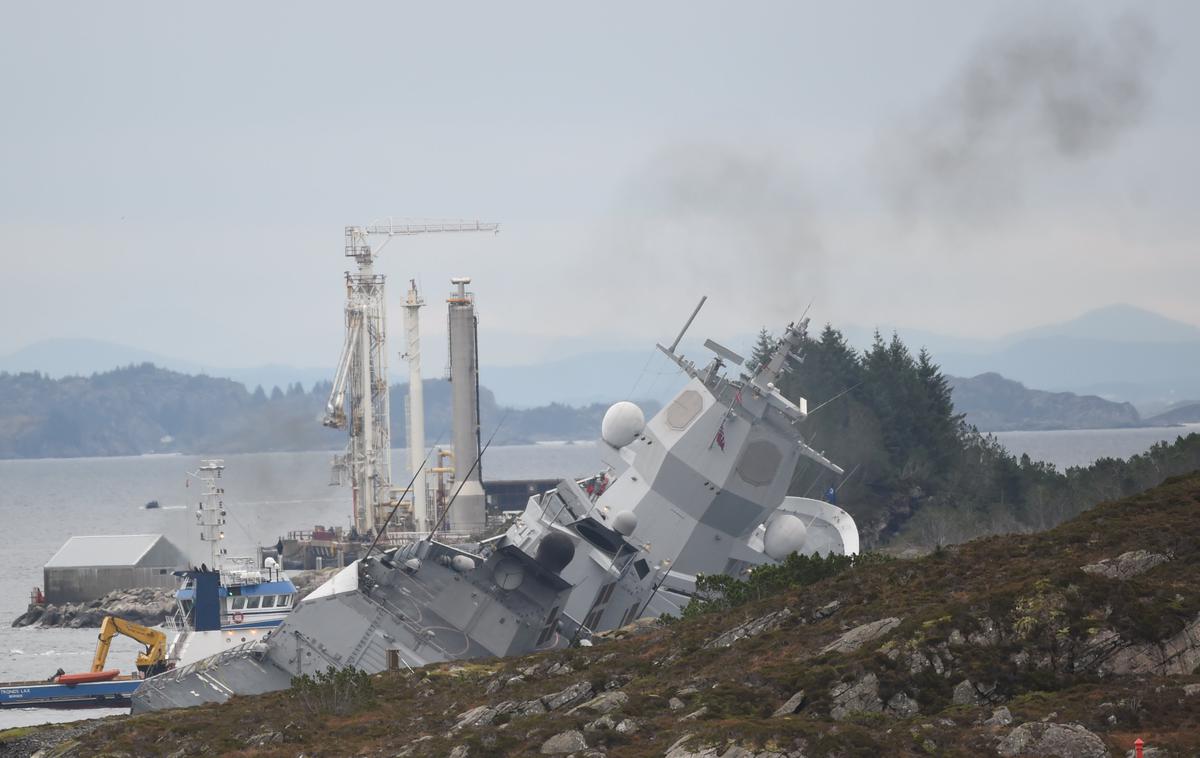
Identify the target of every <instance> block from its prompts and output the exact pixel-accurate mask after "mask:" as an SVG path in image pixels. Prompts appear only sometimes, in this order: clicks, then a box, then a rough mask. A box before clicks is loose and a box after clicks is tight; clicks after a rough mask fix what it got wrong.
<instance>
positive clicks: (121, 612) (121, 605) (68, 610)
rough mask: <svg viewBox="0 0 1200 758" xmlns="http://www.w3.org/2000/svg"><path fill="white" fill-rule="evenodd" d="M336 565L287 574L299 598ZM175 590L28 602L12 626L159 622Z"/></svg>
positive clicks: (89, 626)
mask: <svg viewBox="0 0 1200 758" xmlns="http://www.w3.org/2000/svg"><path fill="white" fill-rule="evenodd" d="M335 571H336V569H322V570H321V571H297V572H295V573H293V574H289V577H290V578H291V580H292V583H293V584H295V585H296V590H297V591H298V594H299V599H303V598H304V597H305V596H307V595H308V593H310V592H312V591H313V590H315V589H316V588H317V587H319V586H320V585H321V584H323V583H324V582H325V580H326V579H328V578H329V577H330V576H332V575H333V573H334V572H335ZM175 610H176V605H175V590H173V589H166V588H160V587H139V588H134V589H127V590H114V591H113V592H110V593H108V594H107V595H105V596H104V597H102V598H100V599H99V600H92V601H90V602H86V603H63V604H61V605H56V604H53V603H50V604H45V605H30V606H29V609H28V610H27V611H25V613H22V614H21V615H20V616H17V617H16V618H15V619H13V622H12V626H13V627H15V628H20V627H26V626H37V627H42V628H47V629H51V628H53V629H95V628H99V627H100V624H101V622H103V621H104V617H105V616H117V617H119V618H122V619H125V620H126V621H132V622H134V623H136V624H142V625H143V626H159V625H161V624H163V623H164V622H165V621H166V620H167V619H168V618H169V617H171V616H172V615H174V614H175Z"/></svg>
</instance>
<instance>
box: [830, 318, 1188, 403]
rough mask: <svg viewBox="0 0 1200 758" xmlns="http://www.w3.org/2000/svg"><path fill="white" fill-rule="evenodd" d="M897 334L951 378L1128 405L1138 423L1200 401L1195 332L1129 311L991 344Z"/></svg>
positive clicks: (853, 337) (855, 339) (866, 337)
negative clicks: (989, 376)
mask: <svg viewBox="0 0 1200 758" xmlns="http://www.w3.org/2000/svg"><path fill="white" fill-rule="evenodd" d="M890 331H891V330H888V331H887V332H885V333H890ZM898 331H899V333H900V336H901V337H902V338H904V341H905V342H906V343H907V344H909V345H911V346H914V347H915V346H920V345H923V346H925V347H927V348H928V349H929V351H930V352H931V353H932V354H933V356H934V358H935V359H936V360H937V362H938V364H939V365H941V367H942V370H943V371H945V372H946V373H947V374H953V375H955V376H977V375H979V374H983V373H997V374H1001V375H1003V376H1005V377H1007V378H1009V379H1013V380H1016V381H1019V382H1021V383H1023V384H1024V385H1026V386H1027V387H1038V388H1041V389H1045V390H1048V391H1055V392H1074V393H1076V394H1082V395H1098V396H1100V397H1103V398H1105V399H1108V400H1116V401H1124V402H1129V403H1133V404H1134V405H1135V406H1136V407H1137V408H1138V409H1139V411H1140V412H1141V413H1142V415H1143V416H1152V415H1154V414H1156V413H1159V412H1162V411H1163V410H1165V409H1166V408H1167V407H1169V406H1171V405H1173V404H1178V403H1181V402H1185V401H1189V400H1197V399H1200V328H1197V327H1195V326H1193V325H1191V324H1186V323H1183V322H1181V321H1176V320H1174V319H1169V318H1166V317H1165V316H1161V315H1159V314H1157V313H1153V312H1151V311H1147V310H1145V309H1142V308H1137V307H1134V306H1131V305H1112V306H1108V307H1105V308H1099V309H1097V310H1093V311H1089V312H1087V313H1085V314H1083V315H1082V316H1079V317H1078V318H1075V319H1072V320H1070V321H1066V322H1063V323H1060V324H1050V325H1046V326H1041V327H1037V328H1036V329H1029V330H1025V331H1022V332H1017V333H1014V334H1011V335H1008V336H1006V337H1003V338H1001V339H995V340H970V339H962V338H954V337H945V336H942V335H938V334H933V333H929V332H920V331H914V330H903V329H900V330H898ZM847 337H848V338H849V339H850V341H851V343H852V344H855V345H859V346H864V345H866V344H869V342H870V338H871V333H870V331H868V330H862V329H849V330H847Z"/></svg>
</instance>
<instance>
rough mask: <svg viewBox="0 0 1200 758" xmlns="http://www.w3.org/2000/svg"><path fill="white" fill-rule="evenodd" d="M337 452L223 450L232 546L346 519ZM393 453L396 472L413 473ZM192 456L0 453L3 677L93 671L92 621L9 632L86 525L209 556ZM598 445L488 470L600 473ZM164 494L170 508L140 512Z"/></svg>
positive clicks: (499, 458)
mask: <svg viewBox="0 0 1200 758" xmlns="http://www.w3.org/2000/svg"><path fill="white" fill-rule="evenodd" d="M330 455H331V454H330V453H326V452H313V453H258V454H248V455H230V456H224V460H225V466H226V469H225V473H224V476H223V477H222V480H223V483H224V487H225V492H226V497H225V503H226V506H227V507H228V511H229V523H228V526H227V527H226V530H225V536H226V540H225V541H226V546H227V549H228V550H229V554H230V555H251V554H253V551H254V547H255V546H256V545H257V544H259V543H262V544H273V543H274V542H275V541H276V539H278V538H279V537H280V536H282V535H284V534H286V533H287V532H288V531H291V530H293V529H310V528H312V526H313V525H314V524H323V525H327V526H328V525H341V526H348V525H349V521H350V500H349V497H350V495H349V490H348V489H347V488H345V487H330V486H329V461H330ZM406 460H407V451H404V450H397V451H395V453H394V454H393V465H394V466H395V468H396V472H394V473H393V478H394V479H396V480H398V481H405V482H406V481H407V480H408V476H409V474H408V473H406V468H407V467H406V466H404V465H402V462H404V461H406ZM199 463H200V458H199V457H194V456H141V457H129V458H71V459H43V460H27V461H0V525H2V526H3V533H4V535H5V538H4V542H3V549H2V550H0V682H9V681H21V680H35V679H45V678H46V677H48V676H50V675H51V674H52V673H54V671H55V670H56V669H58V668H59V667H62V668H63V669H65V670H67V671H86V670H87V669H88V667H89V666H90V665H91V660H92V655H93V653H94V652H95V648H96V630H95V629H36V628H25V629H13V628H12V627H11V623H12V620H13V619H14V618H16V617H17V616H19V615H20V614H22V613H24V612H25V608H26V605H27V603H28V602H29V592H30V589H31V588H33V587H34V586H40V585H41V584H42V565H43V564H45V563H46V562H47V561H48V560H50V557H51V556H53V555H54V553H55V551H57V550H58V549H59V548H60V547H61V546H62V544H63V543H64V542H66V541H67V539H68V538H69V537H71V536H73V535H85V534H139V533H141V534H144V533H156V534H157V533H161V534H165V535H167V537H168V538H169V539H170V540H171V541H172V542H174V543H175V544H176V545H177V546H178V547H180V549H183V550H185V551H191V552H193V553H194V559H195V562H197V563H198V562H200V561H201V560H207V558H205V556H206V555H207V551H206V550H203V549H202V548H203V546H202V545H201V544H200V542H199V539H198V536H197V534H196V529H195V526H194V519H195V517H194V516H193V515H192V508H193V507H194V506H195V503H196V501H197V500H198V498H199V490H198V489H196V486H195V484H196V483H195V482H194V481H193V482H192V486H191V487H185V485H184V483H185V481H186V480H187V479H188V477H187V475H186V473H187V472H188V471H194V470H195V469H196V468H197V466H199ZM600 465H601V464H600V454H599V451H598V450H597V449H596V446H595V444H594V443H576V444H570V445H515V446H510V447H493V448H490V449H489V450H488V451H487V453H486V455H485V459H484V467H485V468H484V470H485V471H486V472H487V476H488V478H489V479H516V478H550V477H557V476H563V477H567V476H575V475H583V474H586V473H589V472H593V471H597V470H599V467H600ZM150 500H157V501H158V502H159V504H160V505H161V506H163V507H162V508H159V509H156V510H149V511H147V510H144V509H143V508H142V506H143V505H144V504H145V503H146V502H148V501H150ZM139 647H140V646H139V645H137V643H135V642H133V641H132V640H128V639H125V638H121V637H119V638H117V639H116V640H114V642H113V645H112V649H111V651H110V653H109V661H110V663H111V664H113V665H114V666H115V667H120V668H122V669H123V670H131V669H132V663H133V659H134V657H135V655H136V654H137V651H138V649H139ZM124 712H125V711H124V710H113V709H103V710H86V711H52V710H45V709H23V710H4V711H0V728H8V727H12V726H22V725H27V724H40V723H44V722H47V721H60V720H61V721H66V720H73V719H78V718H94V717H98V716H105V715H111V714H114V713H124Z"/></svg>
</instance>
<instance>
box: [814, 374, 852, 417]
mask: <svg viewBox="0 0 1200 758" xmlns="http://www.w3.org/2000/svg"><path fill="white" fill-rule="evenodd" d="M861 386H862V382H859V383H858V384H856V385H854V386H853V387H847V388H846V389H844V390H842V391H841V392H839V393H837V394H836V395H834V396H833V397H831V398H829V399H828V400H826V401H825V402H823V403H821V404H820V405H818V406H817V407H816V408H813V409H812V410H811V411H809V412H808V415H810V416H811V415H813V414H814V413H816V412H817V411H819V410H821V409H822V408H824V407H825V406H827V405H829V404H830V403H832V402H833V401H834V400H837V399H838V398H839V397H841V396H842V395H847V394H849V393H851V392H853V391H854V390H856V389H858V388H859V387H861Z"/></svg>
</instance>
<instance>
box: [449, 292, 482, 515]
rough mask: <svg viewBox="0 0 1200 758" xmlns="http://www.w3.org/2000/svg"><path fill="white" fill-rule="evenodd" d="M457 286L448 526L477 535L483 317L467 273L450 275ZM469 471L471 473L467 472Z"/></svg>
mask: <svg viewBox="0 0 1200 758" xmlns="http://www.w3.org/2000/svg"><path fill="white" fill-rule="evenodd" d="M450 283H451V284H453V285H454V288H455V289H454V291H453V292H452V293H450V297H449V298H447V300H446V303H447V304H448V311H449V313H448V318H449V322H450V323H449V329H448V330H447V331H448V332H449V336H450V385H451V386H450V391H451V395H450V396H451V398H452V399H453V401H454V402H453V408H454V419H453V422H452V424H453V426H452V429H453V431H454V467H455V472H454V481H455V485H456V488H457V489H456V492H457V493H458V494H457V495H456V496H455V498H454V509H453V510H452V511H451V513H450V516H449V519H450V528H451V529H454V530H455V531H460V532H470V533H471V534H479V533H480V532H482V531H483V528H484V526H486V519H487V509H486V503H485V498H484V492H483V478H482V476H481V473H480V468H481V467H480V466H479V465H478V464H477V462H476V458H478V457H479V320H478V318H476V316H475V296H474V294H472V293H470V292H468V291H467V285H468V284H470V283H471V280H470V278H468V277H458V278H456V279H451V280H450ZM468 471H469V472H470V474H467V472H468Z"/></svg>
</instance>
